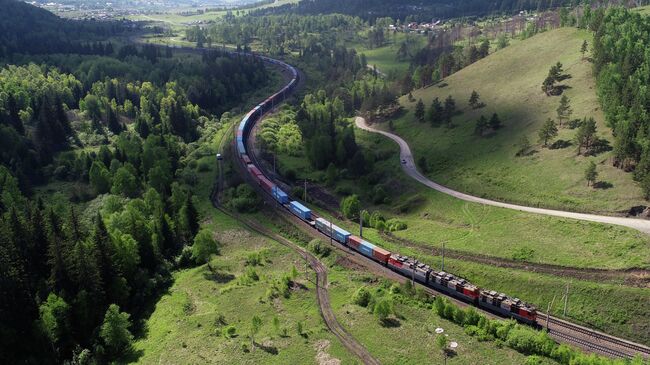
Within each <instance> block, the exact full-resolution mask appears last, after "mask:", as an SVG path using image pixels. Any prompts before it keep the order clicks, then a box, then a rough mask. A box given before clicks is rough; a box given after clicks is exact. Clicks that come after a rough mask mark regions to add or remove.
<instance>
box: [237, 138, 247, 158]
mask: <svg viewBox="0 0 650 365" xmlns="http://www.w3.org/2000/svg"><path fill="white" fill-rule="evenodd" d="M237 151H239V154H240V155H243V154H245V153H246V147H244V142H242V141H237Z"/></svg>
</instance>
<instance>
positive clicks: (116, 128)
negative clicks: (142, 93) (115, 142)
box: [106, 103, 122, 134]
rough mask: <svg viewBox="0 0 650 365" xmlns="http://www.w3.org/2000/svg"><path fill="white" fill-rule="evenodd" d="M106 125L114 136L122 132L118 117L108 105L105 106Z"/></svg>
mask: <svg viewBox="0 0 650 365" xmlns="http://www.w3.org/2000/svg"><path fill="white" fill-rule="evenodd" d="M106 125H107V126H108V129H109V130H110V131H111V132H113V133H114V134H119V133H120V132H121V131H122V124H121V123H120V121H119V116H118V115H117V112H116V111H115V109H113V106H112V105H111V104H110V103H109V104H108V105H106Z"/></svg>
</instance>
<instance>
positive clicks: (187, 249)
mask: <svg viewBox="0 0 650 365" xmlns="http://www.w3.org/2000/svg"><path fill="white" fill-rule="evenodd" d="M193 264H194V260H193V259H192V247H191V246H183V250H182V251H181V253H180V255H178V256H177V257H176V266H177V267H180V268H184V267H190V266H192V265H193Z"/></svg>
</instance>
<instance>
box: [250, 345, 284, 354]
mask: <svg viewBox="0 0 650 365" xmlns="http://www.w3.org/2000/svg"><path fill="white" fill-rule="evenodd" d="M255 347H256V348H259V349H260V350H262V351H264V352H266V353H269V354H271V355H277V354H278V348H277V347H275V346H266V345H263V344H261V343H257V342H255Z"/></svg>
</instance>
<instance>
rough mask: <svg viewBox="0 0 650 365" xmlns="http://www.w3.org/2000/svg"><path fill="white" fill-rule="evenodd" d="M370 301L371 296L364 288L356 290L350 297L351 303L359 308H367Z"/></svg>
mask: <svg viewBox="0 0 650 365" xmlns="http://www.w3.org/2000/svg"><path fill="white" fill-rule="evenodd" d="M371 299H372V294H371V293H370V292H369V291H368V289H366V288H365V287H361V288H359V289H357V291H356V293H354V295H353V296H352V302H353V303H354V304H356V305H358V306H361V307H367V306H368V304H369V303H370V300H371Z"/></svg>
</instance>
